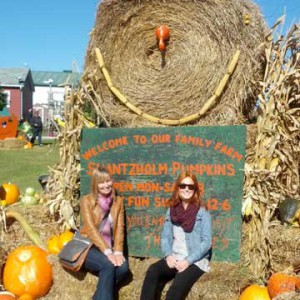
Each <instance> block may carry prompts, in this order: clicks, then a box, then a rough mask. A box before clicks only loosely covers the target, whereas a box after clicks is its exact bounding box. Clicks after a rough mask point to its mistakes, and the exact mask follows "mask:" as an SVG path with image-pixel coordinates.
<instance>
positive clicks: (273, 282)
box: [268, 273, 300, 298]
mask: <svg viewBox="0 0 300 300" xmlns="http://www.w3.org/2000/svg"><path fill="white" fill-rule="evenodd" d="M297 289H300V278H299V277H295V276H293V275H288V274H284V273H274V274H273V275H272V276H271V277H270V278H269V280H268V290H269V294H270V296H271V297H272V298H274V297H276V296H278V295H280V294H282V293H285V292H294V291H296V290H297Z"/></svg>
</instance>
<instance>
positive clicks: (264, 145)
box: [243, 21, 300, 279]
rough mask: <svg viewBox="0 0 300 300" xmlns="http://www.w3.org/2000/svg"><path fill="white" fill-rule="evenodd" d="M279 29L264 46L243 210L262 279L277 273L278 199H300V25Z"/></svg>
mask: <svg viewBox="0 0 300 300" xmlns="http://www.w3.org/2000/svg"><path fill="white" fill-rule="evenodd" d="M278 23H280V21H279V22H278ZM276 25H278V24H276ZM278 29H279V27H278V26H275V27H273V28H272V30H271V32H270V34H269V35H268V36H267V37H266V41H265V45H264V46H265V54H266V69H265V75H264V81H263V82H261V83H260V85H261V88H262V89H261V94H260V95H259V105H260V107H259V110H260V116H259V117H258V122H257V127H258V135H257V138H256V144H255V146H254V149H253V152H252V153H249V155H248V159H247V165H246V168H245V176H246V181H245V186H244V190H245V195H244V206H243V208H244V213H245V214H246V213H247V217H249V216H250V227H249V228H250V229H249V232H248V234H249V245H248V247H247V252H248V253H245V259H246V261H247V262H248V265H250V266H251V268H252V269H253V271H254V272H255V274H256V275H257V276H259V277H261V278H263V279H266V278H267V276H268V273H269V272H270V271H272V237H271V236H270V234H269V229H270V226H272V218H273V217H274V212H275V209H276V207H277V205H278V202H279V201H280V200H281V199H282V198H284V197H286V196H288V197H294V198H299V163H300V155H299V154H300V153H299V152H300V146H299V142H300V84H299V83H300V82H299V81H300V60H299V57H300V29H299V27H298V26H296V25H294V26H293V27H292V28H291V29H290V31H289V32H288V33H287V35H286V37H284V36H282V35H278V33H277V32H278ZM276 36H277V37H276Z"/></svg>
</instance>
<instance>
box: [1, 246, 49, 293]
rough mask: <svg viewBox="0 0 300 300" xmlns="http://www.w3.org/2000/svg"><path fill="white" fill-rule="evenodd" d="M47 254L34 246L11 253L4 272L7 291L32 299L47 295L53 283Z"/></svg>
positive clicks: (19, 248)
mask: <svg viewBox="0 0 300 300" xmlns="http://www.w3.org/2000/svg"><path fill="white" fill-rule="evenodd" d="M47 254H48V253H47V252H46V251H44V250H43V249H41V248H39V247H37V246H33V245H29V246H20V247H18V248H16V249H15V250H13V251H12V252H11V253H9V255H8V257H7V260H6V263H5V267H4V271H3V285H4V287H5V289H6V290H7V291H9V292H11V293H13V294H15V295H17V296H22V295H23V296H24V297H25V295H26V294H28V296H31V297H32V299H35V298H38V297H42V296H44V295H46V294H47V293H48V292H49V290H50V288H51V286H52V282H53V275H52V266H51V264H50V263H49V262H48V260H47ZM24 294H25V295H24ZM23 299H24V298H23ZM27 299H28V298H27Z"/></svg>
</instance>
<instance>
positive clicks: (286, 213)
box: [278, 198, 300, 224]
mask: <svg viewBox="0 0 300 300" xmlns="http://www.w3.org/2000/svg"><path fill="white" fill-rule="evenodd" d="M278 211H279V219H280V221H281V222H283V223H288V224H292V223H294V222H295V221H297V222H299V223H300V220H299V219H298V220H296V219H297V218H299V212H300V201H299V200H296V199H292V198H286V199H285V200H283V201H282V202H280V203H279V205H278Z"/></svg>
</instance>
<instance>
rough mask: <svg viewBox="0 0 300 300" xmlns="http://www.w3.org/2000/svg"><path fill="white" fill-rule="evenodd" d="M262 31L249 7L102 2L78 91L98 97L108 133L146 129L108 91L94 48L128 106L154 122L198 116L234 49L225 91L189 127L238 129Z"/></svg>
mask: <svg viewBox="0 0 300 300" xmlns="http://www.w3.org/2000/svg"><path fill="white" fill-rule="evenodd" d="M245 15H248V16H249V17H250V24H249V25H246V24H245V22H244V18H245ZM162 24H166V25H167V26H168V27H169V28H170V31H171V33H170V40H169V43H168V45H167V50H166V52H165V55H163V54H162V52H160V51H159V49H158V47H157V40H156V36H155V30H156V28H157V27H158V26H159V25H162ZM265 29H266V27H265V23H264V21H263V18H262V16H261V13H260V11H259V9H258V7H257V6H256V5H255V4H254V3H253V2H252V1H249V0H228V1H220V0H205V1H204V0H201V1H200V0H198V1H195V0H190V1H188V0H186V1H182V0H172V1H171V0H168V1H167V0H166V1H159V0H140V1H133V0H122V1H118V0H115V1H104V2H103V3H101V4H99V6H98V12H97V17H96V23H95V27H94V29H93V31H92V32H91V38H90V42H89V46H88V49H87V53H86V62H85V76H84V77H83V84H85V83H86V84H88V83H89V84H90V83H92V85H93V88H94V90H95V91H96V93H97V94H99V95H100V98H101V105H100V106H101V107H100V110H101V112H102V113H103V115H104V116H105V118H107V120H109V125H110V126H143V125H148V124H150V123H149V121H147V120H145V119H143V118H142V117H140V116H137V115H136V114H135V113H133V112H131V111H130V110H129V109H128V108H127V107H125V106H124V104H121V102H120V101H119V100H118V99H117V98H116V97H115V96H114V95H113V94H112V93H111V92H110V90H109V88H108V85H107V82H106V81H105V80H104V77H103V75H102V74H101V72H100V68H99V65H98V62H97V60H96V56H95V48H97V47H98V48H99V49H100V51H101V53H102V55H103V57H104V63H105V67H106V68H107V70H108V72H109V74H110V77H111V79H112V83H113V86H114V87H116V88H117V89H118V90H119V91H120V92H121V93H122V94H123V95H124V96H125V97H126V98H127V99H128V101H130V103H132V104H133V105H135V106H136V107H138V108H139V109H141V110H142V111H143V112H144V113H146V114H150V115H153V116H155V117H157V118H161V119H175V120H177V119H181V118H183V117H186V116H188V115H191V114H194V113H196V112H198V111H200V109H201V108H202V107H203V105H204V104H205V103H206V102H207V100H208V99H209V98H210V97H211V96H213V95H214V93H215V90H216V87H217V86H218V85H219V82H220V80H221V79H222V78H223V76H224V75H225V74H226V73H227V72H228V65H229V63H230V61H231V60H232V58H233V56H234V54H235V53H236V51H237V50H238V49H240V51H241V54H240V57H239V60H238V64H237V67H236V69H235V71H234V73H233V75H232V76H231V78H230V79H229V82H228V84H227V86H226V87H225V90H224V91H223V93H222V94H221V96H220V97H219V98H218V99H217V101H216V103H215V105H214V107H213V108H212V109H210V110H209V111H208V113H207V114H206V115H204V116H203V117H202V118H201V119H199V120H197V122H196V123H197V124H202V125H205V124H216V125H222V124H240V123H243V122H244V115H245V113H246V112H249V110H250V108H251V107H253V104H254V102H255V100H256V99H255V98H256V97H255V91H254V90H253V86H252V83H253V82H254V81H255V82H256V81H258V80H259V79H261V78H262V73H263V62H262V57H263V55H262V52H261V51H259V50H258V46H259V45H260V44H261V42H262V41H263V39H264V36H265ZM163 56H165V60H164V58H163ZM95 74H97V75H95ZM99 79H100V80H99Z"/></svg>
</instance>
